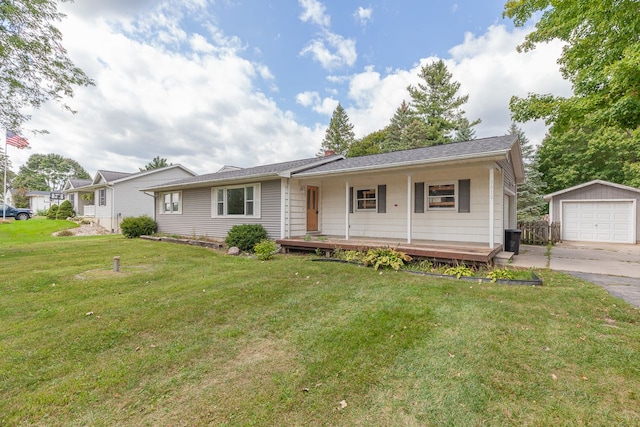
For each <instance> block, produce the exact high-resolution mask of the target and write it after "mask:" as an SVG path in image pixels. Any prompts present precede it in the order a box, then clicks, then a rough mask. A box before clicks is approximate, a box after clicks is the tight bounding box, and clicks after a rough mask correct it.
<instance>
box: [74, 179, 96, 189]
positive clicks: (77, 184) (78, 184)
mask: <svg viewBox="0 0 640 427" xmlns="http://www.w3.org/2000/svg"><path fill="white" fill-rule="evenodd" d="M69 182H70V183H71V186H72V187H73V188H77V187H84V186H85V185H91V182H92V181H91V180H90V179H70V180H69Z"/></svg>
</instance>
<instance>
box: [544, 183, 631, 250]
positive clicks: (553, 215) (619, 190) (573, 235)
mask: <svg viewBox="0 0 640 427" xmlns="http://www.w3.org/2000/svg"><path fill="white" fill-rule="evenodd" d="M544 200H545V201H547V202H549V221H550V222H552V223H560V230H561V231H560V233H561V236H562V240H568V241H584V242H609V243H631V244H636V243H637V242H638V240H639V239H640V216H638V212H637V209H638V203H639V202H640V188H635V187H628V186H626V185H620V184H615V183H613V182H608V181H602V180H599V179H596V180H594V181H590V182H587V183H584V184H580V185H576V186H574V187H571V188H567V189H564V190H561V191H556V192H555V193H551V194H547V195H546V196H544Z"/></svg>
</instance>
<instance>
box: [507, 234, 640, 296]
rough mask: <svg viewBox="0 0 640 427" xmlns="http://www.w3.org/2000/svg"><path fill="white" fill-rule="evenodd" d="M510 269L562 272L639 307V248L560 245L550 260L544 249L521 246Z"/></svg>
mask: <svg viewBox="0 0 640 427" xmlns="http://www.w3.org/2000/svg"><path fill="white" fill-rule="evenodd" d="M511 265H513V266H515V267H526V268H529V267H534V268H550V269H551V270H556V271H563V272H566V273H569V274H571V275H572V276H575V277H579V278H581V279H584V280H588V281H590V282H592V283H595V284H598V285H600V286H602V287H604V288H605V289H606V290H607V291H609V293H610V294H612V295H614V296H616V297H619V298H622V299H624V300H625V301H627V302H628V303H630V304H633V305H634V306H636V307H640V245H622V244H620V245H616V244H609V243H575V242H572V243H568V242H563V243H558V244H556V245H555V246H553V247H552V248H551V254H550V256H549V255H548V254H547V248H546V247H545V246H529V245H522V246H521V247H520V253H519V254H518V255H514V257H513V261H512V264H511Z"/></svg>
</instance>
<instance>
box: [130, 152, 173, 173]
mask: <svg viewBox="0 0 640 427" xmlns="http://www.w3.org/2000/svg"><path fill="white" fill-rule="evenodd" d="M172 164H173V163H169V162H167V159H163V158H160V156H156V157H154V158H153V160H151V161H150V162H149V163H147V164H146V166H145V167H144V168H138V169H140V172H144V171H150V170H153V169H161V168H166V167H167V166H171V165H172Z"/></svg>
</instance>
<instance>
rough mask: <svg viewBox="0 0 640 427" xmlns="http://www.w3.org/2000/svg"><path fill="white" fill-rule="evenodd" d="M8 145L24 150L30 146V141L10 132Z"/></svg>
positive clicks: (8, 133)
mask: <svg viewBox="0 0 640 427" xmlns="http://www.w3.org/2000/svg"><path fill="white" fill-rule="evenodd" d="M7 144H9V145H13V146H14V147H17V148H20V149H22V148H27V147H28V146H29V141H27V140H26V139H24V138H23V137H21V136H20V135H18V134H17V133H15V132H12V131H10V130H8V131H7Z"/></svg>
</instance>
